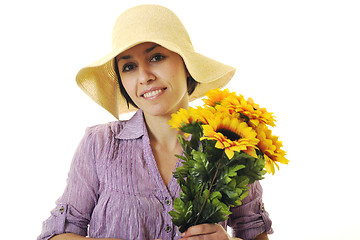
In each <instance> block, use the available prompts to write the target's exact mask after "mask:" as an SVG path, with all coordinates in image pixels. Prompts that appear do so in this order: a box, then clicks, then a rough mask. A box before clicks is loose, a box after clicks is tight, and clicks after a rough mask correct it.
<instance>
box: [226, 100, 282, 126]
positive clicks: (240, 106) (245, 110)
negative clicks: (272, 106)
mask: <svg viewBox="0 0 360 240" xmlns="http://www.w3.org/2000/svg"><path fill="white" fill-rule="evenodd" d="M221 106H222V107H223V108H226V109H228V111H229V112H230V113H232V112H237V113H241V114H243V115H245V116H246V117H248V118H249V125H250V126H251V127H256V126H258V125H259V124H260V123H265V124H268V125H270V126H273V127H274V126H275V123H274V122H275V118H274V116H273V115H272V113H269V112H267V111H266V108H260V107H259V105H257V104H255V103H254V101H253V100H252V99H251V98H248V100H247V101H246V100H245V98H244V97H243V96H242V95H237V96H229V97H227V98H225V99H224V100H223V101H222V103H221Z"/></svg>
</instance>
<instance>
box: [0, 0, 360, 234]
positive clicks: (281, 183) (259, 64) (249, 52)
mask: <svg viewBox="0 0 360 240" xmlns="http://www.w3.org/2000/svg"><path fill="white" fill-rule="evenodd" d="M145 2H148V3H150V1H134V0H132V1H120V0H117V1H115V0H103V1H100V0H98V1H90V0H86V1H79V0H72V1H64V0H62V1H34V0H33V1H2V2H1V3H0V31H1V33H0V41H1V44H0V54H1V55H0V61H1V62H0V64H1V65H0V67H1V71H0V76H1V80H0V81H1V82H0V104H1V115H0V121H1V124H0V128H1V129H0V136H1V137H0V141H1V144H0V159H1V162H0V163H1V168H0V169H1V174H0V184H1V199H0V201H1V205H0V206H1V209H0V216H1V219H2V224H1V226H0V228H1V233H0V234H1V239H35V238H36V236H37V235H38V234H39V233H40V231H41V224H42V221H44V220H45V219H46V218H47V217H48V216H49V212H50V210H51V209H52V208H53V207H54V206H55V203H54V202H55V200H56V199H57V198H58V197H59V196H60V194H61V193H62V191H63V190H64V187H65V183H66V177H67V172H68V170H69V166H70V161H71V159H72V156H73V153H74V151H75V148H76V147H77V145H78V143H79V141H80V139H81V138H82V136H83V134H84V130H85V128H86V127H88V126H92V125H95V124H99V123H105V122H108V121H113V120H115V118H113V117H112V116H111V115H110V114H109V113H107V112H106V111H105V110H103V109H101V108H100V107H99V106H98V105H97V104H96V103H93V102H92V101H91V100H90V98H89V97H88V96H86V95H85V94H84V93H83V92H82V91H81V90H80V89H79V88H78V87H77V85H76V83H75V75H76V73H77V71H78V70H79V69H80V68H82V67H84V66H86V65H88V64H90V63H91V62H93V61H95V60H96V59H98V58H100V57H102V56H103V55H105V54H106V53H108V52H110V50H111V43H110V39H111V29H112V26H113V24H114V22H115V20H116V18H117V16H118V15H119V14H120V13H121V12H123V11H124V10H126V9H128V8H129V7H131V6H135V5H138V4H140V3H145ZM356 2H357V1H346V0H342V1H331V0H327V1H319V0H311V1H310V0H302V1H286V0H284V1H271V0H267V1H235V0H234V1H226V0H222V1H218V0H217V1H194V0H193V1H184V0H182V1H161V0H157V1H155V0H154V1H151V3H158V4H161V5H164V6H167V7H169V8H170V9H172V10H173V11H174V12H175V13H176V14H177V15H178V16H179V17H180V19H181V20H182V21H183V23H184V25H185V26H186V28H187V30H188V32H189V33H190V36H191V38H192V42H193V44H194V46H195V49H196V50H197V51H198V52H200V53H202V54H204V55H206V56H208V57H211V58H214V59H216V60H218V61H222V62H224V63H227V64H229V65H232V66H234V67H236V68H237V73H236V75H235V77H234V78H233V80H232V82H231V83H230V84H229V85H228V87H229V88H230V89H231V90H232V91H236V92H238V93H241V94H243V95H245V97H252V98H253V99H254V100H255V102H256V103H258V104H260V106H262V107H266V108H267V109H268V110H269V111H271V112H274V114H275V116H276V117H277V125H278V127H277V128H276V129H275V130H274V132H275V134H276V135H280V139H281V140H283V142H284V147H285V150H286V151H287V152H288V159H289V160H290V164H289V165H282V166H281V169H280V171H279V172H277V173H276V174H275V175H274V176H269V175H267V176H266V179H265V180H263V181H262V185H263V188H264V202H265V207H266V209H267V210H268V212H269V213H270V216H271V218H272V220H273V228H274V230H275V233H274V234H273V235H271V236H270V239H271V240H289V239H292V240H297V239H299V240H300V239H310V240H312V239H314V240H315V239H330V240H332V239H334V240H335V239H347V240H353V239H360V237H359V228H360V220H359V214H360V210H359V209H360V207H359V202H360V197H359V196H360V194H359V193H358V189H359V187H358V185H359V178H358V172H359V160H360V157H359V152H358V150H359V146H358V145H359V134H360V131H359V103H360V98H359V93H358V92H359V90H360V87H359V85H358V82H359V80H360V44H359V43H360V26H359V25H360V24H359V23H360V14H359V13H360V8H359V6H358V4H356ZM4 223H5V225H4Z"/></svg>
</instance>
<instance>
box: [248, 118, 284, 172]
mask: <svg viewBox="0 0 360 240" xmlns="http://www.w3.org/2000/svg"><path fill="white" fill-rule="evenodd" d="M255 131H256V133H257V138H258V139H259V143H258V145H257V146H258V147H259V149H260V150H261V152H262V153H263V154H264V158H265V169H266V171H267V172H268V173H271V174H272V175H274V173H275V167H274V165H275V166H276V168H277V169H278V170H279V165H278V163H282V164H288V163H289V160H288V159H286V158H285V155H286V153H285V151H284V150H282V149H281V147H282V146H283V145H282V142H281V141H278V139H279V138H278V137H277V136H274V135H272V132H271V130H269V129H268V128H267V126H266V125H265V124H260V125H259V126H257V127H256V128H255Z"/></svg>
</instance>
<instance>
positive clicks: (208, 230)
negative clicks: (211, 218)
mask: <svg viewBox="0 0 360 240" xmlns="http://www.w3.org/2000/svg"><path fill="white" fill-rule="evenodd" d="M217 231H218V226H217V225H216V224H200V225H195V226H192V227H190V228H188V230H186V231H185V232H184V233H182V234H181V236H182V237H191V236H197V235H204V234H212V233H216V232H217Z"/></svg>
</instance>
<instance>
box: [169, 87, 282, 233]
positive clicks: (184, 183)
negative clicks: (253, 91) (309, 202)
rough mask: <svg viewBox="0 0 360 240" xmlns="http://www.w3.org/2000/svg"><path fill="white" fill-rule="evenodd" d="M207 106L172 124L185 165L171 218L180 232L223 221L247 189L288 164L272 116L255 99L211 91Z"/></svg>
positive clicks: (178, 172)
mask: <svg viewBox="0 0 360 240" xmlns="http://www.w3.org/2000/svg"><path fill="white" fill-rule="evenodd" d="M206 96H207V98H206V99H203V101H204V103H205V104H204V105H203V106H201V107H197V108H189V109H180V110H179V111H178V112H177V113H175V114H173V115H172V118H171V120H170V121H169V124H170V125H171V126H172V127H173V128H175V129H179V130H181V131H182V132H183V133H184V137H182V136H181V135H179V142H180V144H181V146H182V148H183V155H182V156H178V155H177V157H179V158H180V159H182V160H183V165H182V166H180V167H178V168H177V169H176V170H175V172H174V177H175V178H176V179H177V181H178V183H179V185H180V187H181V192H180V198H176V199H175V201H174V206H173V207H174V210H172V211H170V212H169V214H170V216H171V217H172V221H173V223H174V224H175V225H176V226H178V227H179V231H180V232H184V231H186V230H187V229H188V228H189V227H191V226H194V225H198V224H203V223H218V222H222V221H225V220H226V219H227V218H228V215H229V214H231V212H230V207H233V206H239V205H241V200H242V199H244V198H245V197H246V196H247V194H248V189H249V186H248V185H249V184H252V183H254V182H255V181H257V180H261V179H263V178H264V177H263V175H264V174H265V173H266V172H268V173H272V174H274V173H275V167H274V165H275V166H276V167H277V168H278V169H279V165H278V163H284V164H287V163H288V160H287V159H286V158H285V151H283V150H282V149H281V147H282V143H281V142H280V141H278V137H276V136H273V135H272V132H271V130H270V129H269V128H268V126H271V127H274V126H275V123H274V122H275V119H274V117H273V115H272V113H269V112H267V111H266V109H265V108H260V107H259V105H257V104H255V103H254V102H253V100H252V99H251V98H249V99H248V100H245V98H244V97H243V96H242V95H237V94H236V93H234V92H230V91H229V90H228V89H225V90H220V89H215V90H210V91H209V92H208V93H207V94H206Z"/></svg>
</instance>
